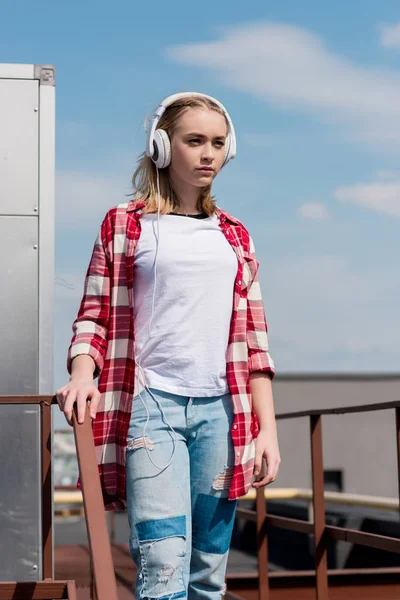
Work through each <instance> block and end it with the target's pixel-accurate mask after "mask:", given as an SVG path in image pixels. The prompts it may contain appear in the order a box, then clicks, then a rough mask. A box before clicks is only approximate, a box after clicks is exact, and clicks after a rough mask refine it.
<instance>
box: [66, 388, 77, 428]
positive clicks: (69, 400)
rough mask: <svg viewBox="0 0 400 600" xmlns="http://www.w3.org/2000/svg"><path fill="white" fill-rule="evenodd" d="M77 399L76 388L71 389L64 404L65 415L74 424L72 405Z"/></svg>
mask: <svg viewBox="0 0 400 600" xmlns="http://www.w3.org/2000/svg"><path fill="white" fill-rule="evenodd" d="M75 400H76V392H75V391H74V390H69V391H68V392H67V397H66V400H65V404H64V415H65V418H66V419H67V421H68V423H69V424H70V425H72V407H73V406H74V402H75Z"/></svg>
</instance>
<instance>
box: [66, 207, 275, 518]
mask: <svg viewBox="0 0 400 600" xmlns="http://www.w3.org/2000/svg"><path fill="white" fill-rule="evenodd" d="M144 206H145V202H144V201H140V200H138V199H134V200H131V201H130V202H127V203H124V204H119V205H118V206H116V207H114V208H111V209H110V210H109V211H108V212H107V214H106V216H105V218H104V220H103V222H102V224H101V226H100V231H99V233H98V236H97V239H96V241H95V244H94V248H93V253H92V256H91V259H90V263H89V266H88V269H87V273H86V278H85V283H84V293H83V297H82V300H81V304H80V308H79V311H78V315H77V318H76V319H75V321H74V323H73V325H72V331H73V336H72V340H71V344H70V346H69V349H68V356H67V369H68V372H69V373H71V362H72V359H73V358H74V357H75V356H78V355H79V354H88V355H89V356H91V357H92V359H93V360H94V362H95V365H96V368H95V371H94V373H93V378H94V379H95V378H96V377H98V378H99V379H98V389H99V391H100V394H101V398H100V404H99V407H98V411H97V415H96V419H95V421H93V424H92V426H93V434H94V442H95V447H96V455H97V462H98V465H99V474H100V480H101V487H102V491H103V497H104V504H105V508H106V509H108V510H111V509H114V510H123V509H124V508H125V507H126V491H125V453H126V441H127V434H128V429H129V422H130V416H131V409H132V398H133V393H134V381H135V368H136V365H135V360H134V330H135V323H134V311H133V285H134V282H133V271H134V269H133V262H134V255H135V249H136V245H137V241H138V239H139V236H140V232H141V227H140V217H141V215H142V210H141V209H142V208H143V207H144ZM216 210H217V215H218V217H219V221H218V222H219V226H220V228H221V230H222V231H223V233H224V234H225V237H226V239H227V240H228V242H229V243H230V244H231V246H232V248H233V249H234V251H235V253H236V255H237V259H238V271H237V274H236V280H235V287H234V297H233V309H232V316H231V323H230V331H229V340H228V347H227V353H226V357H227V363H226V376H227V382H228V386H229V391H230V393H231V395H232V401H233V408H234V415H235V416H234V422H233V425H232V429H231V435H232V440H233V444H234V448H235V466H234V473H233V478H232V483H231V486H230V490H229V496H228V497H229V499H230V500H233V499H235V498H239V497H240V496H243V495H244V494H245V493H246V492H247V490H248V489H249V487H250V484H251V482H252V475H253V467H254V448H255V444H254V440H255V438H256V437H257V435H258V420H257V416H256V414H255V411H254V409H253V407H252V401H251V393H250V379H249V375H250V373H253V372H254V371H266V372H268V373H269V375H270V377H271V378H272V377H273V376H274V374H275V368H274V363H273V360H272V358H271V357H270V355H269V352H268V337H267V323H266V320H265V313H264V306H263V301H262V296H261V290H260V284H259V281H258V267H259V263H258V262H257V259H256V254H255V249H254V244H253V240H252V238H251V236H250V234H249V232H248V231H247V229H246V228H245V227H244V225H243V224H242V223H241V222H240V221H239V220H238V219H235V218H234V217H232V216H231V215H229V214H228V213H227V212H225V211H223V210H222V209H220V208H219V207H216ZM78 487H79V482H78Z"/></svg>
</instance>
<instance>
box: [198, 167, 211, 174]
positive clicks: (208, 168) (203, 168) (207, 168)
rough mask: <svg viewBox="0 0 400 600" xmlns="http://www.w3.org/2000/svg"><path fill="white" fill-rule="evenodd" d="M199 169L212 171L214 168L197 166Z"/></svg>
mask: <svg viewBox="0 0 400 600" xmlns="http://www.w3.org/2000/svg"><path fill="white" fill-rule="evenodd" d="M198 170H199V171H206V172H207V173H212V172H213V171H214V169H213V168H212V167H199V169H198Z"/></svg>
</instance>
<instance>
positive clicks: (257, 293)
mask: <svg viewBox="0 0 400 600" xmlns="http://www.w3.org/2000/svg"><path fill="white" fill-rule="evenodd" d="M250 254H251V255H252V258H253V260H254V261H255V264H256V265H257V269H256V272H255V276H254V278H253V281H252V283H251V285H250V288H249V290H248V293H247V329H246V340H247V348H248V367H249V373H254V372H255V371H263V372H266V373H268V375H269V377H270V378H271V379H272V378H273V377H274V375H275V364H274V361H273V359H272V357H271V355H270V353H269V348H268V326H267V320H266V317H265V310H264V303H263V298H262V294H261V287H260V282H259V279H258V268H259V263H258V262H257V258H256V252H255V248H254V242H253V240H252V238H251V236H250Z"/></svg>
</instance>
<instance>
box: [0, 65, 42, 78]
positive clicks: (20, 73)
mask: <svg viewBox="0 0 400 600" xmlns="http://www.w3.org/2000/svg"><path fill="white" fill-rule="evenodd" d="M34 70H35V65H29V64H27V65H23V64H19V63H1V64H0V79H1V78H5V79H33V77H34Z"/></svg>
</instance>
